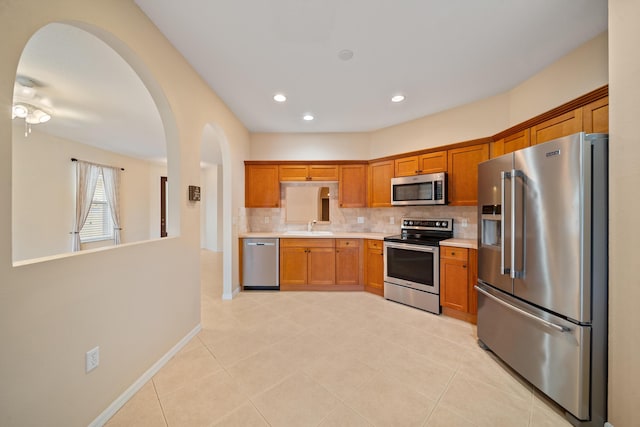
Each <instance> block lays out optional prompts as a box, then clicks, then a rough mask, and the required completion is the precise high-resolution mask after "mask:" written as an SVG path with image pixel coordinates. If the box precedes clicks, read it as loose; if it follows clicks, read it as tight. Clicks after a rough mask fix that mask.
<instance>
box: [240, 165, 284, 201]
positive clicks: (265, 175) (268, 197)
mask: <svg viewBox="0 0 640 427" xmlns="http://www.w3.org/2000/svg"><path fill="white" fill-rule="evenodd" d="M244 174H245V177H244V184H245V188H244V195H245V200H244V204H245V206H246V207H247V208H277V207H279V206H280V181H279V180H278V165H246V166H245V167H244Z"/></svg>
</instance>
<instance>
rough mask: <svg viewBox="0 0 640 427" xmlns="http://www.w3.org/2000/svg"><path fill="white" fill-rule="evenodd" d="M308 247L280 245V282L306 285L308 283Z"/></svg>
mask: <svg viewBox="0 0 640 427" xmlns="http://www.w3.org/2000/svg"><path fill="white" fill-rule="evenodd" d="M308 251H309V250H308V249H307V248H301V247H280V284H281V285H305V284H306V283H307V275H308V272H307V253H308Z"/></svg>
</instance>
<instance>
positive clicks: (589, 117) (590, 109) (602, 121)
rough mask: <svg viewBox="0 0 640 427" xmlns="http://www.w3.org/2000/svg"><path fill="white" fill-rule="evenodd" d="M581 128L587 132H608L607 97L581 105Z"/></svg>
mask: <svg viewBox="0 0 640 427" xmlns="http://www.w3.org/2000/svg"><path fill="white" fill-rule="evenodd" d="M582 119H583V121H584V123H583V129H584V131H585V132H587V133H609V97H608V96H607V97H604V98H602V99H598V100H597V101H594V102H592V103H591V104H588V105H585V106H584V107H582Z"/></svg>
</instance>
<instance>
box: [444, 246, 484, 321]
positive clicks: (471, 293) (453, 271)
mask: <svg viewBox="0 0 640 427" xmlns="http://www.w3.org/2000/svg"><path fill="white" fill-rule="evenodd" d="M477 265H478V251H477V250H475V249H466V248H458V247H452V246H441V247H440V305H441V306H442V313H443V314H446V315H448V316H451V317H456V318H458V319H462V320H466V321H468V322H472V323H476V315H477V312H478V308H477V305H478V302H477V301H478V300H477V294H476V290H475V288H474V286H475V284H476V282H477V281H478V273H477V271H478V269H477Z"/></svg>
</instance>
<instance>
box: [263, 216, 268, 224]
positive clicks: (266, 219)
mask: <svg viewBox="0 0 640 427" xmlns="http://www.w3.org/2000/svg"><path fill="white" fill-rule="evenodd" d="M264 223H265V224H269V217H268V216H265V217H264Z"/></svg>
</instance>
